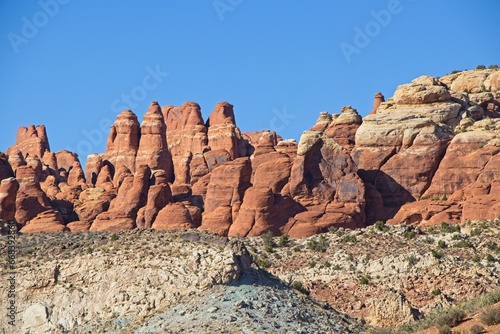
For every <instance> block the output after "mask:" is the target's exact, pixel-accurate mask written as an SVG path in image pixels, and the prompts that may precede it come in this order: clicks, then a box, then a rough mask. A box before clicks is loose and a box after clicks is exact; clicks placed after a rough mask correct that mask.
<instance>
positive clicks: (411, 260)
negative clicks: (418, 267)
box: [406, 255, 417, 267]
mask: <svg viewBox="0 0 500 334" xmlns="http://www.w3.org/2000/svg"><path fill="white" fill-rule="evenodd" d="M406 261H407V262H408V265H409V266H410V267H411V266H413V265H414V264H415V263H417V258H416V257H415V255H410V256H408V257H407V258H406Z"/></svg>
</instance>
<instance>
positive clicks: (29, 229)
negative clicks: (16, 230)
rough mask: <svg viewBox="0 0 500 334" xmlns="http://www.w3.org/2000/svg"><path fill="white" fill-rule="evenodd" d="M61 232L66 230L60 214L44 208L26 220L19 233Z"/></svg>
mask: <svg viewBox="0 0 500 334" xmlns="http://www.w3.org/2000/svg"><path fill="white" fill-rule="evenodd" d="M42 231H43V232H63V231H68V228H67V227H66V226H65V225H64V222H63V219H62V217H61V214H60V213H59V212H58V211H56V210H46V211H43V212H41V213H39V214H38V215H36V217H34V218H33V219H31V220H29V221H28V222H26V225H24V226H23V227H22V228H21V230H20V232H21V233H37V232H42Z"/></svg>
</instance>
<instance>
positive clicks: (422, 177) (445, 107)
mask: <svg viewBox="0 0 500 334" xmlns="http://www.w3.org/2000/svg"><path fill="white" fill-rule="evenodd" d="M443 89H445V90H446V88H445V87H444V86H443V85H440V84H439V81H437V79H435V78H430V77H420V78H418V79H415V80H414V81H413V83H412V84H410V85H404V86H400V87H398V90H397V91H396V93H397V94H396V93H395V96H397V97H398V98H397V99H396V98H395V99H393V100H392V99H390V100H389V101H388V102H384V103H382V104H381V105H380V106H379V107H378V109H377V113H376V114H372V115H368V116H366V117H365V118H364V119H363V124H362V125H361V126H360V127H359V129H358V131H357V132H356V138H355V141H356V147H355V148H354V149H353V150H352V153H351V156H352V158H353V160H354V162H355V163H356V164H357V166H358V168H359V172H358V174H359V175H360V177H361V178H362V179H363V181H364V182H365V183H367V184H370V196H369V197H368V198H367V199H368V200H369V201H368V202H367V206H368V207H369V208H370V209H371V210H370V216H369V218H370V221H368V223H373V222H375V221H376V220H384V221H385V220H386V219H388V218H390V217H392V216H393V215H394V214H395V213H396V212H397V211H398V210H399V208H400V207H401V206H402V205H404V204H405V203H407V202H412V201H414V200H416V199H418V198H420V196H422V195H423V193H424V192H425V191H426V190H427V188H428V187H429V185H430V183H431V181H432V178H433V176H434V173H435V171H436V169H437V167H438V165H439V162H440V161H441V159H442V157H443V155H444V152H445V151H446V148H447V146H448V143H449V142H450V140H451V139H452V137H453V131H452V129H451V128H450V127H449V126H448V125H446V124H445V122H447V121H449V120H450V119H453V118H455V117H457V115H458V113H459V110H460V107H461V106H460V104H459V103H455V102H450V101H443V102H439V101H442V100H443V99H445V97H447V98H448V99H449V98H450V94H449V93H443ZM438 92H439V93H438ZM412 94H416V95H412ZM419 94H420V95H419ZM395 101H399V103H394V102H395ZM437 101H438V102H437ZM417 103H420V104H417ZM377 193H378V194H379V195H378V194H377ZM377 198H381V199H382V201H383V206H382V207H380V206H378V205H374V203H371V202H370V200H371V199H374V200H376V199H377Z"/></svg>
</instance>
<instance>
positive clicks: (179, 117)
mask: <svg viewBox="0 0 500 334" xmlns="http://www.w3.org/2000/svg"><path fill="white" fill-rule="evenodd" d="M161 111H162V113H163V117H164V119H165V123H166V125H167V143H168V149H169V151H170V152H171V155H172V160H173V166H174V167H173V168H174V174H175V182H176V183H180V184H188V183H194V182H195V181H196V179H198V178H200V177H201V176H203V175H205V174H206V173H207V172H208V171H206V163H205V161H204V160H203V159H199V158H198V159H194V160H193V159H192V156H198V157H200V155H201V154H202V153H203V151H204V150H207V149H208V148H207V144H208V137H207V128H206V127H205V125H204V123H203V118H202V117H201V111H200V106H199V105H198V104H197V103H194V102H186V103H184V104H183V105H182V106H180V107H174V106H165V107H163V108H162V110H161ZM203 172H205V174H200V173H203ZM192 178H194V180H193V179H192Z"/></svg>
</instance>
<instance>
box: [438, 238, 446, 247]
mask: <svg viewBox="0 0 500 334" xmlns="http://www.w3.org/2000/svg"><path fill="white" fill-rule="evenodd" d="M438 247H439V248H446V242H445V241H444V240H439V241H438Z"/></svg>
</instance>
